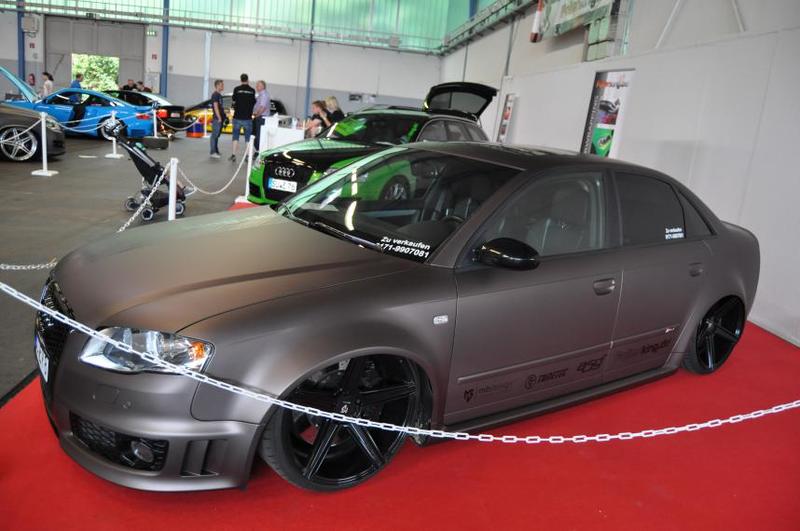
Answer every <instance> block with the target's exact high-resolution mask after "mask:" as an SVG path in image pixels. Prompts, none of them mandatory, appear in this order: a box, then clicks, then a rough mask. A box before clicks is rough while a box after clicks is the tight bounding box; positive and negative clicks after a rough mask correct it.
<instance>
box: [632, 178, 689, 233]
mask: <svg viewBox="0 0 800 531" xmlns="http://www.w3.org/2000/svg"><path fill="white" fill-rule="evenodd" d="M616 181H617V190H618V192H619V201H620V207H621V209H622V243H623V245H639V244H645V243H659V242H664V241H669V240H678V239H682V238H684V237H685V236H686V230H685V226H684V223H683V209H682V208H681V204H680V202H679V201H678V197H677V196H676V195H675V192H674V190H673V189H672V186H670V185H669V184H667V183H665V182H663V181H659V180H657V179H652V178H650V177H642V176H640V175H631V174H625V173H618V174H617V179H616Z"/></svg>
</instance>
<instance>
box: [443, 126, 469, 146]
mask: <svg viewBox="0 0 800 531" xmlns="http://www.w3.org/2000/svg"><path fill="white" fill-rule="evenodd" d="M445 124H446V125H445V128H446V129H447V139H448V140H452V141H454V142H459V141H465V140H470V138H469V134H468V133H467V131H466V130H465V129H464V127H463V126H462V125H461V124H460V123H458V122H449V121H448V122H445Z"/></svg>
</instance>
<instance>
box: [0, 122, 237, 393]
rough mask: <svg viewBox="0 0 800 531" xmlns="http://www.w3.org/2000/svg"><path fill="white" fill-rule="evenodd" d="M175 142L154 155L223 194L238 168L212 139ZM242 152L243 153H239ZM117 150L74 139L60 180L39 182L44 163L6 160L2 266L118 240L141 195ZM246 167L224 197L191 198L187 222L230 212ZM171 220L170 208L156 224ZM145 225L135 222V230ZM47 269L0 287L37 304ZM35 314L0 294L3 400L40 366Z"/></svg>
mask: <svg viewBox="0 0 800 531" xmlns="http://www.w3.org/2000/svg"><path fill="white" fill-rule="evenodd" d="M179 136H180V138H177V139H175V140H174V141H172V142H171V143H170V147H169V149H167V150H151V151H150V154H151V156H152V157H153V158H154V159H156V160H158V161H161V163H162V164H164V165H166V163H167V162H168V161H169V158H170V157H178V159H179V160H180V165H181V168H182V169H183V171H184V173H186V175H187V176H189V178H190V179H192V181H195V182H197V184H198V186H201V187H203V188H204V189H206V190H216V189H219V187H221V186H222V185H223V184H225V183H226V182H227V181H228V179H229V178H230V177H231V176H232V175H233V172H234V171H235V170H236V167H237V164H233V163H231V162H229V161H227V160H224V159H223V160H212V159H210V158H209V157H208V140H207V139H192V138H183V135H182V134H181V135H179ZM230 142H231V141H230V136H229V135H224V136H223V138H222V139H221V141H220V151H221V152H222V153H223V154H224V155H225V154H230V151H231V145H230ZM240 149H241V147H240ZM110 151H111V145H110V144H109V143H107V142H104V141H99V140H91V139H87V138H68V139H67V152H66V153H65V154H64V155H63V156H61V157H59V158H58V159H57V160H54V161H52V162H51V163H50V169H53V170H58V172H59V174H58V175H55V176H53V177H49V178H46V177H33V176H31V174H30V172H31V171H32V170H35V169H37V168H38V167H39V166H40V163H25V164H13V163H10V162H0V242H2V245H1V246H0V263H12V264H28V263H42V262H48V261H49V260H50V259H52V258H60V257H61V256H64V255H65V254H66V253H68V252H69V251H71V250H72V249H74V248H76V247H79V246H81V245H83V244H85V243H87V242H89V241H92V240H94V239H96V238H99V237H102V236H106V235H109V234H113V233H114V232H115V231H116V230H117V229H118V228H119V227H120V226H121V225H122V224H123V223H124V222H125V221H126V220H127V219H128V217H129V216H130V213H128V212H126V211H125V210H124V209H123V201H124V199H125V198H126V197H128V196H129V195H132V194H133V193H135V192H136V191H137V189H138V187H139V185H140V182H141V178H140V176H139V173H138V172H137V171H136V168H135V167H134V165H133V163H132V162H131V161H130V160H129V159H128V158H127V157H126V158H123V159H119V160H114V159H106V158H104V155H105V154H106V153H109V152H110ZM245 172H246V168H242V171H241V172H240V174H239V176H238V177H237V178H236V181H235V182H234V183H233V184H232V185H231V187H230V188H228V189H227V190H226V191H225V192H223V193H221V194H219V195H215V196H205V195H202V194H199V193H196V194H194V195H192V196H191V197H189V199H188V200H187V203H186V205H187V209H186V216H187V217H188V216H197V215H201V214H208V213H212V212H219V211H222V210H225V209H227V208H228V207H229V206H230V205H231V204H232V203H233V200H234V199H235V197H236V196H237V195H241V194H242V193H243V192H244V187H245V181H244V179H245ZM165 220H166V209H164V210H162V211H160V212H159V213H158V214H157V215H156V219H155V220H154V221H153V222H151V223H162V222H165ZM139 223H140V220H136V221H134V223H133V224H132V225H131V227H136V226H137V225H138V224H139ZM47 274H48V273H47V271H32V272H10V271H0V281H2V282H5V283H7V284H9V285H11V286H13V287H15V288H17V289H20V290H21V291H23V292H24V293H26V294H27V295H29V296H31V297H34V298H38V297H39V294H40V291H41V288H42V285H43V283H44V281H45V280H46V278H47ZM33 320H34V312H33V310H32V309H30V308H29V307H27V306H25V305H23V304H22V303H20V302H18V301H16V300H15V299H12V298H10V297H8V296H7V295H5V294H0V397H2V396H3V395H5V394H6V393H7V392H8V391H9V390H11V389H12V388H13V387H14V386H15V385H16V384H17V383H19V382H20V381H21V380H22V379H23V378H25V377H26V376H27V375H28V374H30V373H31V371H33V370H34V369H35V367H36V365H35V360H34V355H33Z"/></svg>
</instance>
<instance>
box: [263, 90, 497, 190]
mask: <svg viewBox="0 0 800 531" xmlns="http://www.w3.org/2000/svg"><path fill="white" fill-rule="evenodd" d="M496 95H497V90H496V89H494V88H492V87H488V86H486V85H481V84H478V83H466V82H451V83H442V84H440V85H436V86H434V87H432V88H431V89H430V91H429V92H428V95H427V96H426V97H425V101H424V103H423V108H421V109H415V108H412V107H394V106H389V107H371V108H368V109H364V110H362V111H359V112H356V113H353V114H350V115H348V116H347V117H346V118H345V119H344V120H342V121H341V122H339V123H336V124H333V125H332V126H331V127H329V128H327V129H325V130H324V131H322V132H321V133H320V134H319V135H317V136H316V137H315V138H310V139H308V140H302V141H300V142H294V143H292V144H289V145H285V146H280V147H278V148H275V149H272V150H270V151H265V152H264V153H261V154H260V155H259V156H258V159H257V161H256V163H255V164H254V166H253V171H252V172H251V173H250V187H249V194H248V196H247V198H248V199H249V200H250V201H251V202H253V203H258V204H267V205H268V204H274V203H278V202H280V201H283V200H284V199H286V198H287V197H289V196H290V195H292V194H294V193H295V192H297V191H298V190H299V189H300V188H303V187H304V186H306V185H307V184H310V183H312V182H314V181H316V180H318V179H319V178H320V177H322V176H323V175H325V174H326V173H328V172H332V171H334V170H337V169H340V168H343V167H345V166H347V165H348V164H350V163H352V162H354V161H356V160H358V159H360V158H362V157H364V156H366V155H369V154H370V153H374V152H376V151H380V150H382V149H386V147H387V146H393V145H398V144H407V143H409V142H422V141H437V142H441V141H450V140H460V141H475V142H486V141H488V138H487V137H486V133H484V132H483V130H482V129H481V128H480V126H479V125H478V123H477V122H478V118H479V117H480V115H481V113H482V112H483V111H484V110H485V109H486V107H487V106H488V105H489V103H491V101H492V99H493V98H494V97H495V96H496ZM382 172H383V173H385V175H381V176H380V178H378V179H376V178H375V176H373V177H372V178H371V179H370V181H369V183H370V186H369V190H366V189H365V190H360V195H362V196H364V197H366V196H369V197H370V198H373V199H387V200H389V199H407V198H408V195H409V191H410V190H413V189H414V187H413V186H412V184H413V182H412V181H413V179H414V177H413V175H412V174H411V172H410V171H408V169H407V168H402V167H396V168H395V167H391V166H389V167H385V168H383V170H382ZM365 194H366V195H365Z"/></svg>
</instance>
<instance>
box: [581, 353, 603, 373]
mask: <svg viewBox="0 0 800 531" xmlns="http://www.w3.org/2000/svg"><path fill="white" fill-rule="evenodd" d="M605 359H606V357H605V356H600V357H599V358H597V359H593V360H587V361H583V362H581V363H579V364H578V367H577V368H576V369H575V370H576V371H578V372H581V373H587V372H592V371H596V370H597V369H599V368H600V367H602V366H603V360H605Z"/></svg>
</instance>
